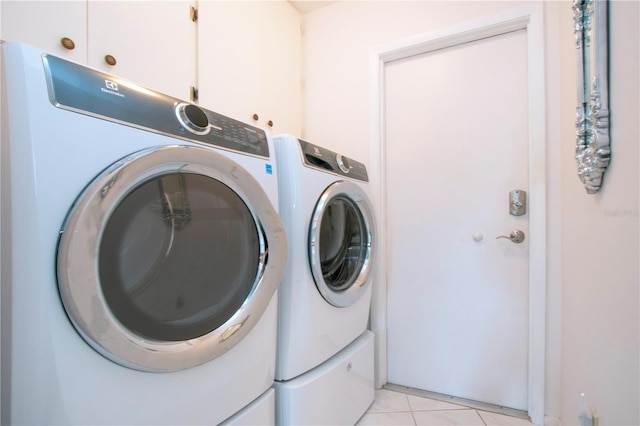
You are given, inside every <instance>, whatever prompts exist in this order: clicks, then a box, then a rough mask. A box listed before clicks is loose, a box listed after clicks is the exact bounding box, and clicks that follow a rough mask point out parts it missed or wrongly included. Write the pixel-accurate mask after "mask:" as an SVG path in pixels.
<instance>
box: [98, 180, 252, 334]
mask: <svg viewBox="0 0 640 426" xmlns="http://www.w3.org/2000/svg"><path fill="white" fill-rule="evenodd" d="M263 251H264V241H263V240H262V238H261V235H260V234H259V233H258V230H257V227H256V224H255V223H254V220H253V217H252V215H251V212H250V211H249V209H248V208H247V206H246V205H245V203H244V202H243V201H242V199H241V198H240V197H238V195H237V194H236V193H234V192H233V191H232V190H231V189H229V187H227V186H226V185H224V184H223V183H221V182H219V181H217V180H215V179H212V178H210V177H207V176H202V175H196V174H180V173H174V174H166V175H162V176H159V177H154V178H153V179H150V180H148V181H147V182H145V183H143V184H142V185H140V186H138V187H137V188H135V189H134V190H133V191H131V192H130V193H129V194H128V195H127V196H126V197H125V198H124V200H123V201H122V202H121V203H120V204H119V205H118V206H117V207H116V209H115V210H114V212H113V213H112V215H111V217H110V219H109V221H108V222H107V226H106V228H105V230H104V233H103V238H102V241H101V244H100V252H99V253H100V256H99V265H98V268H99V272H100V283H101V287H102V292H103V293H104V297H105V300H106V302H107V304H108V306H109V309H110V310H111V312H112V313H113V314H114V315H115V317H116V319H117V320H118V321H119V322H120V323H122V325H123V326H125V327H127V328H128V329H130V330H131V331H133V332H135V333H136V334H138V335H140V336H143V337H146V338H149V339H155V340H159V341H181V340H188V339H193V338H196V337H199V336H202V335H204V334H206V333H208V332H209V331H211V330H215V329H216V328H218V327H220V326H221V325H222V324H224V322H225V321H227V320H228V319H229V318H230V317H231V316H233V314H234V313H235V312H236V311H237V310H238V309H239V308H240V306H241V305H242V303H243V302H244V301H245V300H246V299H247V297H248V295H249V293H250V292H251V290H252V289H253V286H254V282H255V279H256V276H257V274H258V269H257V265H259V257H260V253H261V252H263Z"/></svg>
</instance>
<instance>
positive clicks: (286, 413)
mask: <svg viewBox="0 0 640 426" xmlns="http://www.w3.org/2000/svg"><path fill="white" fill-rule="evenodd" d="M274 388H275V389H276V424H279V425H302V424H304V425H330V424H331V425H337V424H340V425H347V424H351V425H352V424H355V423H356V422H357V421H358V419H359V418H360V417H361V416H362V415H363V414H364V412H365V411H366V410H367V408H369V406H370V405H371V403H372V402H373V399H374V393H375V390H374V385H373V333H371V332H370V331H365V332H364V333H363V334H362V335H360V337H358V338H357V339H356V340H355V341H354V342H352V343H351V344H350V345H349V346H347V347H346V348H345V349H343V350H342V351H340V352H339V353H338V354H336V355H335V356H334V357H332V358H330V359H329V360H327V361H326V362H324V363H322V364H321V365H319V366H318V367H316V368H314V369H313V370H311V371H309V372H307V373H305V374H303V375H301V376H298V377H296V378H295V379H292V380H288V381H285V382H276V383H275V384H274Z"/></svg>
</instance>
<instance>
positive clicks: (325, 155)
mask: <svg viewBox="0 0 640 426" xmlns="http://www.w3.org/2000/svg"><path fill="white" fill-rule="evenodd" d="M298 142H299V143H300V151H301V152H302V159H303V161H304V164H305V165H306V166H307V167H311V168H314V169H319V170H322V171H328V172H331V173H335V174H338V175H341V176H347V177H350V178H352V179H357V180H361V181H364V182H369V176H368V175H367V168H366V166H365V165H364V164H363V163H361V162H359V161H356V160H352V159H350V158H347V157H345V156H343V155H341V154H338V153H336V152H333V151H330V150H328V149H326V148H322V147H319V146H317V145H313V144H311V143H309V142H307V141H305V140H302V139H298Z"/></svg>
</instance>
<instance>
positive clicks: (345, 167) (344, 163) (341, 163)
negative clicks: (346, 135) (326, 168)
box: [336, 154, 350, 173]
mask: <svg viewBox="0 0 640 426" xmlns="http://www.w3.org/2000/svg"><path fill="white" fill-rule="evenodd" d="M336 162H337V163H338V167H340V170H342V171H343V172H344V173H349V171H350V169H349V160H347V159H346V157H343V156H342V155H340V154H336Z"/></svg>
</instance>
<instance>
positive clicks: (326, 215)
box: [309, 181, 374, 308]
mask: <svg viewBox="0 0 640 426" xmlns="http://www.w3.org/2000/svg"><path fill="white" fill-rule="evenodd" d="M373 233H374V218H373V213H372V209H371V202H370V201H369V198H368V197H367V195H366V194H365V192H364V191H363V190H362V188H361V187H360V186H358V185H356V184H354V183H352V182H348V181H339V182H335V183H333V184H332V185H330V186H329V187H328V188H327V189H326V190H325V191H324V192H323V193H322V195H321V196H320V198H319V200H318V202H317V204H316V207H315V209H314V212H313V216H312V218H311V225H310V228H309V262H310V265H311V272H312V274H313V278H314V280H315V283H316V287H317V288H318V291H319V292H320V294H322V297H324V299H325V300H326V301H327V302H329V303H330V304H332V305H333V306H336V307H340V308H343V307H347V306H350V305H352V304H353V303H355V302H356V301H357V300H358V299H359V298H360V297H362V295H363V294H364V292H365V291H366V290H367V288H368V287H369V285H370V283H371V280H370V279H369V276H370V275H371V269H372V266H373V258H374V257H373V247H374V245H373V239H374V235H373Z"/></svg>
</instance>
